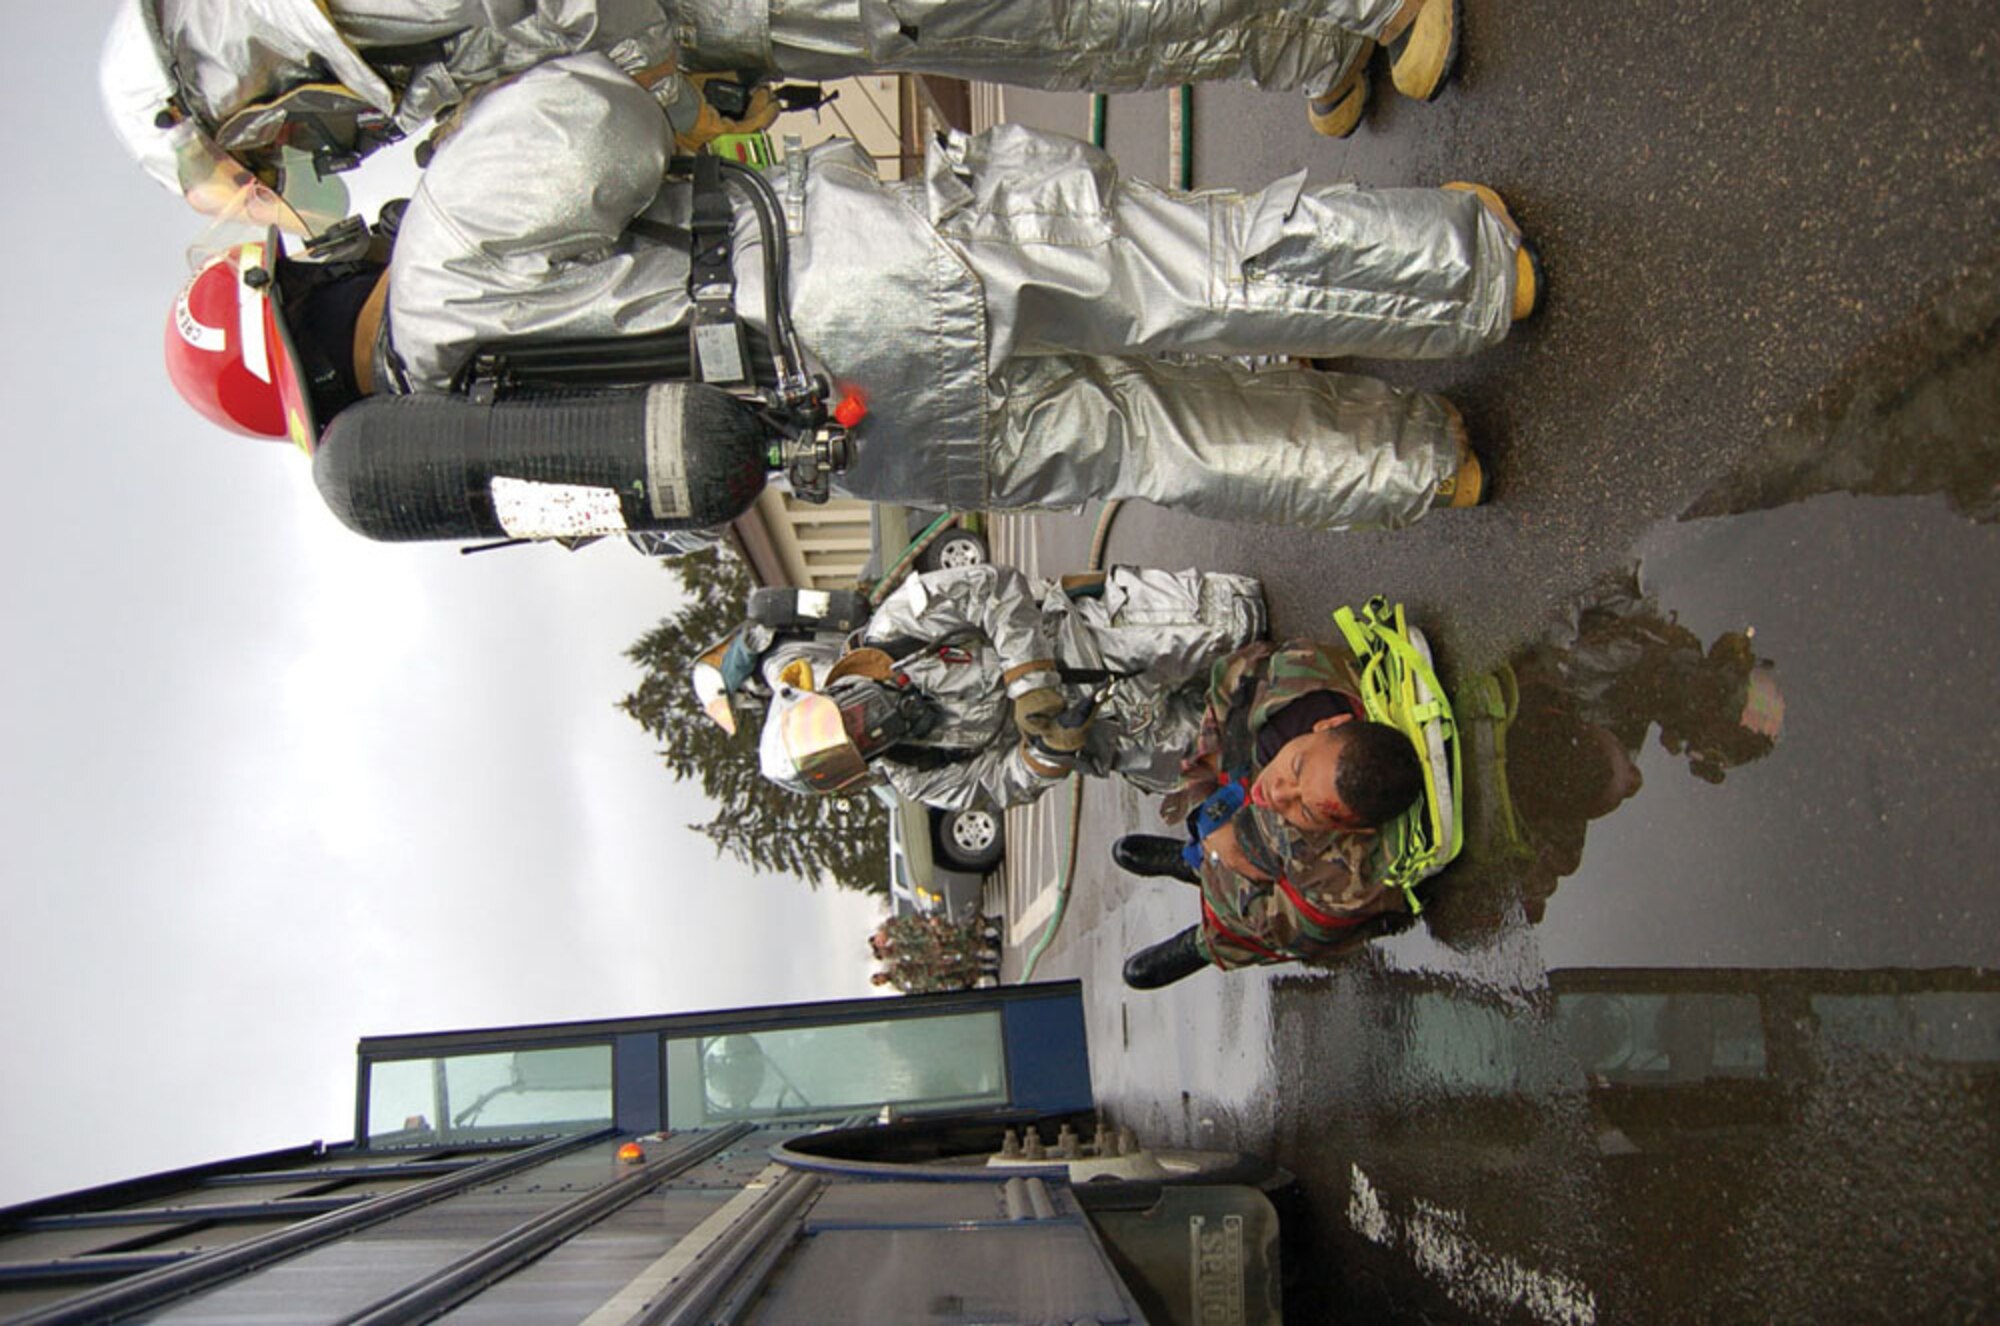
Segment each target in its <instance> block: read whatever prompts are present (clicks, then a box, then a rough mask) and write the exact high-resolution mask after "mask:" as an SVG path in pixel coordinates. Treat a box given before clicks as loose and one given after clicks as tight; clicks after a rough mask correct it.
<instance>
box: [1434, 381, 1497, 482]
mask: <svg viewBox="0 0 2000 1326" xmlns="http://www.w3.org/2000/svg"><path fill="white" fill-rule="evenodd" d="M1440 403H1441V404H1442V405H1443V406H1444V408H1445V413H1446V415H1447V418H1448V422H1447V423H1446V425H1445V426H1446V428H1447V429H1448V430H1449V431H1450V433H1451V438H1452V441H1453V442H1455V443H1456V444H1457V452H1458V468H1456V469H1454V470H1453V471H1452V472H1451V473H1450V474H1447V475H1445V476H1444V477H1443V478H1441V479H1439V480H1438V485H1437V493H1436V494H1435V495H1434V496H1433V497H1432V498H1431V505H1432V506H1433V507H1458V508H1463V507H1469V506H1478V505H1479V504H1480V503H1481V502H1484V501H1485V500H1486V467H1485V466H1484V465H1482V464H1480V463H1479V453H1478V452H1476V451H1474V450H1473V449H1472V438H1471V436H1470V435H1469V434H1468V433H1467V431H1466V427H1465V416H1464V415H1462V414H1460V413H1459V412H1458V407H1457V406H1456V405H1453V404H1452V403H1451V402H1450V401H1447V400H1443V399H1442V398H1440Z"/></svg>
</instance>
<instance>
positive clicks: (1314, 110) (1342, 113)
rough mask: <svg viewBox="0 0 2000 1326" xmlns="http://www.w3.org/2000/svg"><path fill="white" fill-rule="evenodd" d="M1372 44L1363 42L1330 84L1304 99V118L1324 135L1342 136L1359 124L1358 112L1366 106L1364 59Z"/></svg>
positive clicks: (1366, 90)
mask: <svg viewBox="0 0 2000 1326" xmlns="http://www.w3.org/2000/svg"><path fill="white" fill-rule="evenodd" d="M1374 54H1375V43H1374V42H1372V41H1364V42H1362V43H1361V51H1360V53H1359V54H1358V55H1356V56H1355V57H1354V59H1353V60H1351V61H1349V62H1348V66H1347V68H1346V69H1344V70H1342V71H1341V74H1340V77H1339V78H1336V79H1335V80H1334V81H1333V86H1332V87H1330V88H1328V89H1327V90H1326V91H1325V92H1324V93H1323V94H1321V95H1320V96H1317V97H1313V98H1312V99H1311V100H1309V101H1307V102H1306V118H1307V119H1308V120H1310V121H1312V127H1313V128H1314V130H1316V131H1317V132H1319V133H1323V134H1325V135H1326V136H1327V137H1328V138H1345V137H1347V136H1348V135H1349V134H1351V133H1353V132H1354V131H1355V130H1356V129H1358V128H1360V127H1361V113H1362V112H1363V111H1365V110H1367V109H1368V58H1369V57H1370V56H1372V55H1374Z"/></svg>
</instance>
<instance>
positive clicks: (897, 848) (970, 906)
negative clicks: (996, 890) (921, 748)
mask: <svg viewBox="0 0 2000 1326" xmlns="http://www.w3.org/2000/svg"><path fill="white" fill-rule="evenodd" d="M872 791H873V792H874V794H875V796H876V798H877V799H878V800H880V801H881V802H882V804H883V805H884V806H886V807H887V808H888V811H889V898H890V901H891V904H892V905H893V906H894V908H895V911H896V914H897V915H898V916H903V915H908V914H911V913H918V914H922V915H940V916H944V917H947V918H949V919H951V920H953V921H969V920H971V919H972V918H973V917H975V916H977V915H978V914H979V895H980V893H981V891H982V890H983V889H984V888H985V886H986V875H987V874H988V872H990V871H991V870H992V869H993V868H994V867H995V866H997V865H999V863H1000V861H1001V859H1002V857H1003V856H1004V855H1005V843H1004V841H1003V839H1004V835H1005V822H1004V821H1003V820H1002V819H1001V817H1000V816H999V815H998V814H995V813H993V812H990V811H984V810H974V811H943V810H937V809H934V808H932V807H930V806H926V805H923V804H921V803H919V802H916V801H912V800H910V798H908V797H906V796H903V795H902V794H901V793H899V792H897V791H896V790H895V789H894V788H892V787H889V786H887V785H885V784H878V785H877V786H876V787H874V788H873V789H872ZM958 835H963V837H964V838H965V839H967V840H969V841H970V842H971V843H973V844H974V845H975V846H974V847H973V848H971V849H967V848H963V847H960V846H959V837H958ZM947 844H948V845H950V847H951V850H946V845H947ZM982 862H983V863H984V864H982Z"/></svg>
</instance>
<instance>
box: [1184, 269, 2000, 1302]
mask: <svg viewBox="0 0 2000 1326" xmlns="http://www.w3.org/2000/svg"><path fill="white" fill-rule="evenodd" d="M1996 518H2000V261H1985V262H1984V263H1983V264H1981V265H1979V267H1978V270H1976V271H1974V270H1971V269H1968V273H1967V278H1966V280H1965V281H1964V282H1962V283H1961V284H1960V285H1959V286H1958V287H1957V288H1955V289H1954V290H1953V291H1952V292H1950V293H1949V294H1948V295H1947V296H1946V297H1945V298H1944V299H1942V300H1940V301H1937V302H1936V303H1935V304H1934V305H1933V306H1932V307H1930V308H1929V309H1927V310H1926V311H1925V312H1923V313H1922V314H1921V315H1919V316H1917V317H1914V318H1912V319H1911V320H1910V321H1909V322H1908V323H1907V324H1906V325H1905V326H1903V327H1900V328H1897V329H1896V330H1895V331H1894V332H1893V333H1892V334H1891V335H1889V336H1887V337H1885V338H1884V339H1883V341H1882V342H1881V343H1880V344H1879V345H1878V346H1877V347H1875V348H1874V349H1873V350H1871V351H1870V352H1869V353H1867V354H1866V355H1864V356H1862V357H1861V358H1860V359H1858V360H1857V361H1856V362H1855V363H1854V364H1853V365H1851V366H1850V368H1849V370H1848V371H1847V372H1845V373H1843V374H1841V375H1840V376H1838V377H1837V378H1836V379H1835V380H1834V381H1832V382H1831V383H1830V384H1829V385H1828V386H1827V388H1826V389H1825V390H1824V391H1823V392H1822V393H1820V395H1819V396H1818V397H1817V398H1816V399H1814V400H1813V401H1811V402H1809V403H1808V404H1807V406H1806V407H1805V408H1804V409H1802V410H1801V411H1799V413H1798V414H1797V416H1796V417H1795V418H1793V419H1792V420H1790V421H1787V422H1785V423H1784V424H1783V425H1782V426H1781V427H1780V428H1778V429H1777V431H1776V433H1775V435H1774V437H1773V438H1772V439H1771V440H1770V444H1769V445H1768V446H1764V447H1760V448H1759V455H1758V459H1757V460H1756V461H1755V462H1754V463H1753V464H1750V465H1747V466H1745V467H1743V468H1742V469H1740V470H1738V471H1737V472H1734V473H1731V474H1727V475H1722V476H1719V477H1718V478H1717V479H1716V481H1715V482H1714V483H1713V484H1712V485H1711V486H1710V487H1709V489H1708V490H1707V491H1706V492H1705V493H1704V494H1703V496H1702V497H1701V498H1700V499H1699V500H1698V501H1697V502H1696V503H1695V504H1694V505H1693V506H1692V507H1691V508H1690V510H1689V511H1688V512H1687V513H1686V514H1685V515H1684V516H1683V518H1681V519H1679V520H1676V521H1671V522H1668V523H1666V524H1664V525H1662V526H1660V527H1658V528H1656V529H1655V530H1653V531H1652V532H1650V533H1649V535H1648V536H1647V537H1646V538H1645V539H1644V540H1643V541H1642V542H1641V544H1640V546H1638V547H1637V548H1635V549H1634V550H1633V557H1632V561H1631V562H1630V564H1628V565H1627V566H1623V567H1618V568H1614V569H1612V570H1611V571H1610V573H1609V574H1607V576H1606V577H1605V578H1604V579H1603V580H1602V581H1601V582H1600V583H1599V584H1598V585H1597V586H1595V587H1594V588H1593V590H1592V591H1591V592H1590V593H1589V594H1588V595H1587V596H1585V597H1584V598H1582V599H1580V600H1579V601H1578V602H1576V603H1575V604H1573V605H1572V608H1571V610H1570V612H1569V613H1568V615H1567V616H1566V617H1565V618H1564V619H1563V620H1561V621H1559V622H1556V623H1553V624H1552V625H1551V626H1550V628H1549V629H1548V630H1547V631H1546V632H1545V633H1543V634H1542V635H1541V636H1540V638H1538V639H1536V640H1534V641H1533V643H1532V644H1531V645H1530V646H1529V647H1527V648H1525V649H1523V650H1521V651H1519V652H1518V653H1517V654H1516V655H1515V656H1514V657H1512V658H1511V659H1509V660H1508V666H1507V667H1506V668H1505V669H1499V670H1496V671H1494V672H1493V673H1491V674H1488V675H1486V676H1484V677H1479V676H1470V675H1453V673H1452V669H1451V667H1450V663H1451V660H1450V658H1449V654H1448V647H1447V657H1446V659H1445V663H1446V675H1447V680H1448V681H1449V682H1450V683H1451V685H1452V689H1453V691H1454V694H1455V696H1456V700H1457V706H1458V710H1459V714H1460V719H1461V728H1462V731H1463V733H1464V738H1465V751H1466V759H1467V768H1466V781H1467V789H1466V791H1467V796H1466V802H1467V825H1468V847H1467V850H1466V853H1465V855H1464V856H1463V857H1462V858H1461V859H1460V861H1459V862H1458V863H1457V864H1455V865H1454V866H1453V867H1452V868H1451V870H1450V871H1449V872H1447V873H1446V874H1445V875H1443V876H1441V877H1440V878H1439V879H1437V880H1436V881H1434V883H1433V886H1432V889H1431V897H1430V903H1429V907H1428V911H1427V915H1426V916H1425V917H1424V918H1422V919H1421V920H1420V921H1418V922H1417V923H1416V924H1414V925H1413V926H1411V927H1410V928H1409V929H1408V930H1406V931H1404V932H1403V933H1400V934H1395V935H1391V936H1388V937H1386V938H1383V939H1381V940H1379V941H1378V942H1376V943H1374V944H1372V945H1370V946H1369V947H1368V948H1367V949H1366V950H1365V951H1364V952H1362V953H1360V954H1358V955H1356V956H1355V957H1353V958H1352V959H1350V960H1348V961H1346V962H1344V963H1340V964H1336V965H1333V966H1331V967H1329V968H1326V969H1324V970H1317V971H1315V970H1312V969H1300V968H1292V969H1288V970H1290V971H1291V972H1294V973H1296V974H1293V975H1287V976H1284V977H1281V978H1280V979H1278V980H1277V981H1275V982H1274V983H1273V987H1272V988H1273V991H1274V995H1273V1000H1272V1008H1271V1030H1270V1035H1271V1044H1272V1046H1273V1047H1274V1050H1275V1053H1274V1060H1275V1063H1276V1068H1275V1081H1274V1082H1268V1083H1265V1084H1260V1085H1262V1086H1264V1087H1265V1089H1268V1090H1269V1091H1270V1093H1271V1099H1272V1100H1273V1101H1275V1102H1276V1104H1275V1115H1274V1117H1273V1119H1272V1122H1271V1137H1270V1145H1271V1148H1272V1150H1273V1151H1274V1152H1275V1154H1276V1156H1277V1158H1278V1160H1279V1162H1280V1163H1282V1164H1285V1165H1287V1166H1288V1167H1290V1168H1291V1169H1293V1170H1294V1171H1296V1172H1297V1173H1299V1174H1300V1175H1301V1176H1303V1178H1304V1181H1305V1185H1306V1189H1307V1195H1308V1198H1309V1201H1310V1205H1311V1208H1312V1210H1313V1211H1314V1213H1315V1216H1316V1225H1315V1233H1314V1234H1313V1235H1312V1237H1311V1243H1310V1252H1309V1256H1310V1257H1311V1258H1312V1259H1313V1262H1314V1264H1315V1266H1316V1267H1323V1268H1325V1269H1326V1274H1325V1275H1324V1276H1313V1275H1308V1276H1307V1277H1306V1279H1305V1283H1304V1285H1303V1286H1302V1290H1303V1292H1302V1293H1301V1295H1299V1296H1298V1297H1299V1300H1300V1310H1301V1312H1302V1313H1303V1314H1304V1319H1315V1314H1317V1315H1318V1316H1325V1317H1334V1316H1338V1317H1339V1318H1340V1319H1345V1320H1367V1321H1392V1322H1401V1321H1424V1322H1432V1321H1461V1320H1467V1321H1470V1320H1477V1321H1494V1320H1504V1321H1529V1322H1548V1323H1563V1324H1564V1326H1568V1324H1570V1323H1585V1322H1595V1321H1599V1320H1603V1321H1623V1320H1715V1319H1722V1320H1800V1321H1811V1320H1864V1319H1894V1320H1925V1321H1931V1320H1937V1321H1953V1320H1965V1321H1971V1320H1991V1319H1993V1318H1994V1316H1995V1315H1996V1314H2000V1288H1997V1287H2000V1238H1996V1237H1995V1230H1996V1229H2000V1182H1996V1178H2000V974H1996V973H2000V889H1996V888H1995V887H1994V886H1993V879H1994V875H1995V862H1996V861H2000V815H1996V814H1995V813H1994V811H1993V810H1992V804H1993V793H1992V789H1993V788H1994V787H1995V786H2000V739H1996V735H1995V734H1996V731H2000V722H1996V713H1995V706H1996V702H2000V688H1996V686H1995V683H1994V676H1995V674H1996V665H2000V612H1996V611H1995V610H1994V606H1993V604H1994V602H1995V599H1996V593H1995V588H1996V579H2000V575H1996V572H2000V520H1996ZM1206 1085H1208V1084H1204V1086H1205V1087H1206ZM1242 1086H1243V1084H1241V1083H1230V1084H1228V1085H1226V1086H1221V1085H1218V1086H1217V1090H1218V1092H1220V1093H1222V1094H1224V1095H1228V1094H1229V1093H1231V1092H1235V1091H1238V1090H1240V1089H1242ZM1250 1140H1253V1139H1246V1141H1250Z"/></svg>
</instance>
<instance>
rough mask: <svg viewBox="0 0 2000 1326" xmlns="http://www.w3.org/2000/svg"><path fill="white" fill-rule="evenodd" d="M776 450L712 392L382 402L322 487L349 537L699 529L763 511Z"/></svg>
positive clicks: (326, 463) (351, 412)
mask: <svg viewBox="0 0 2000 1326" xmlns="http://www.w3.org/2000/svg"><path fill="white" fill-rule="evenodd" d="M770 441H771V434H770V431H769V429H768V428H767V426H766V425H765V424H764V423H763V421H762V420H760V419H759V418H758V416H757V414H756V412H755V407H754V406H752V405H750V404H748V403H746V402H744V401H741V400H738V399H737V398H736V397H734V396H731V395H730V394H729V393H728V392H726V391H722V390H720V389H718V388H715V387H710V386H704V385H702V384H700V383H690V382H670V383H659V384H656V385H654V386H650V387H645V388H638V389H629V390H623V391H605V392H591V393H566V394H561V395H553V396H537V397H530V398H512V399H507V400H502V401H497V402H486V403H482V402H479V401H474V400H469V399H467V398H465V397H463V396H444V395H423V394H419V395H414V396H371V397H369V398H368V399H366V400H363V401H359V402H357V403H356V404H354V405H351V406H349V407H348V408H347V409H345V410H342V411H341V412H340V414H339V415H337V416H335V418H334V420H333V422H332V424H330V425H329V426H328V427H327V429H326V432H325V434H324V436H322V437H321V439H320V443H319V447H318V448H317V449H316V450H315V451H314V452H313V481H314V482H315V483H317V484H318V485H319V491H320V496H321V497H323V498H325V499H326V504H327V505H328V506H330V507H332V508H333V512H334V514H335V515H337V516H339V517H340V519H341V522H342V523H343V524H345V525H346V526H347V527H348V528H349V529H351V530H354V531H355V532H356V533H359V534H365V535H367V536H368V537H369V538H371V539H381V540H384V541H388V542H409V541H415V540H422V539H492V538H516V539H562V538H585V537H589V536H591V535H599V534H623V533H626V532H627V531H630V530H678V529H699V528H706V527H709V526H714V525H720V524H722V523H724V522H726V521H729V520H733V519H734V518H736V517H737V516H739V515H741V514H743V512H744V511H745V510H747V509H748V508H749V506H750V504H751V503H752V502H754V501H755V500H756V498H757V494H758V493H759V492H761V491H762V490H763V487H764V476H765V473H766V467H767V466H768V464H769V446H770Z"/></svg>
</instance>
